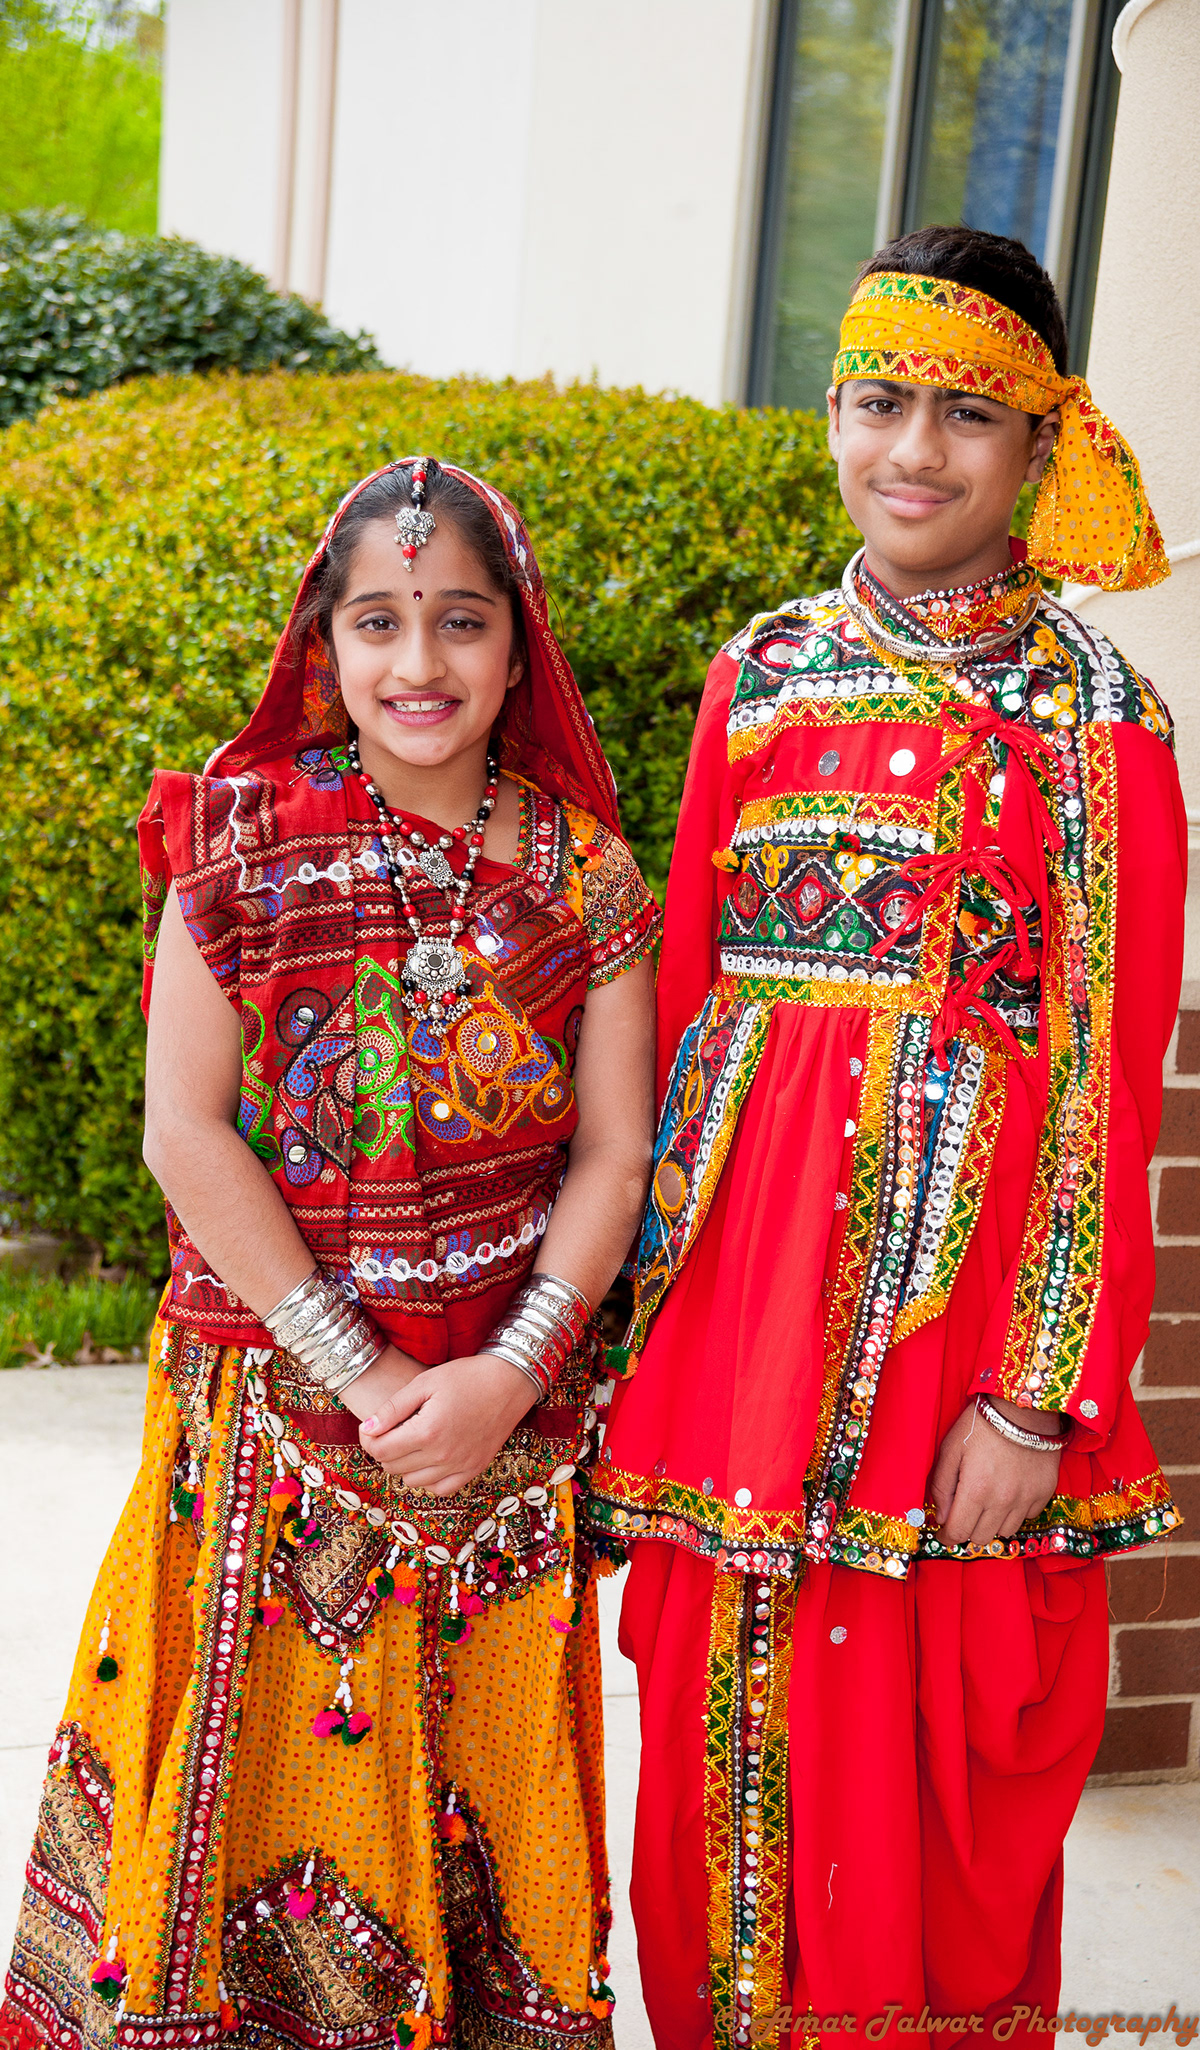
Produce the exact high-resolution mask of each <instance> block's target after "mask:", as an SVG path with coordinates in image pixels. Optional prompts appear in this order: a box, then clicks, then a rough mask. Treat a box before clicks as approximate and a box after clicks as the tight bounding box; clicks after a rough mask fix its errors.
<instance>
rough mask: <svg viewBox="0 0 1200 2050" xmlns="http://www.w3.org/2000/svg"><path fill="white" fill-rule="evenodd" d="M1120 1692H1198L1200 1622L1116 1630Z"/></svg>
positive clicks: (1199, 1682) (1199, 1691)
mask: <svg viewBox="0 0 1200 2050" xmlns="http://www.w3.org/2000/svg"><path fill="white" fill-rule="evenodd" d="M1117 1671H1118V1673H1119V1674H1120V1682H1119V1685H1118V1688H1117V1692H1118V1693H1120V1694H1125V1695H1129V1694H1200V1623H1198V1624H1195V1625H1193V1627H1192V1628H1191V1629H1185V1630H1149V1629H1145V1630H1136V1629H1135V1630H1118V1631H1117Z"/></svg>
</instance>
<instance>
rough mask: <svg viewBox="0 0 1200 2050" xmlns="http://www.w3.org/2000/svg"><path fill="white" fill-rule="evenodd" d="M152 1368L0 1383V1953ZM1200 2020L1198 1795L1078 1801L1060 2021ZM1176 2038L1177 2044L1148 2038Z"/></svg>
mask: <svg viewBox="0 0 1200 2050" xmlns="http://www.w3.org/2000/svg"><path fill="white" fill-rule="evenodd" d="M145 1373H146V1370H145V1368H144V1367H75V1368H68V1369H62V1370H58V1371H55V1370H50V1371H46V1372H41V1373H38V1372H34V1371H20V1370H14V1371H11V1372H8V1373H0V1503H3V1505H4V1528H5V1543H4V1545H3V1546H2V1547H0V1955H3V1956H4V1957H5V1958H7V1952H8V1945H9V1941H10V1937H9V1931H10V1930H11V1929H12V1927H13V1924H14V1922H15V1919H16V1914H17V1906H18V1902H19V1900H20V1893H21V1883H22V1871H23V1867H24V1862H25V1857H26V1854H27V1851H28V1848H29V1843H30V1840H31V1837H32V1834H33V1827H34V1821H35V1818H36V1814H37V1803H38V1793H39V1789H40V1787H41V1781H42V1772H43V1769H44V1765H45V1757H46V1747H47V1745H48V1744H49V1741H50V1738H51V1736H52V1734H53V1731H54V1726H55V1723H56V1721H57V1719H58V1715H59V1711H60V1708H61V1705H62V1700H63V1696H64V1694H65V1692H66V1687H67V1682H68V1679H69V1677H70V1671H71V1665H72V1661H73V1659H74V1656H75V1650H76V1644H77V1639H78V1635H79V1630H80V1627H81V1624H82V1619H83V1613H84V1609H85V1607H86V1604H87V1599H88V1596H89V1594H90V1592H91V1586H92V1581H93V1578H94V1575H95V1572H96V1569H97V1567H98V1565H99V1563H100V1559H101V1557H102V1555H103V1552H104V1549H105V1546H106V1545H107V1543H108V1539H109V1536H110V1535H111V1532H112V1527H113V1524H114V1523H115V1522H116V1519H117V1516H118V1514H119V1512H120V1509H121V1506H122V1503H123V1501H124V1499H125V1495H126V1493H127V1491H128V1488H129V1485H130V1483H131V1481H132V1479H133V1475H134V1472H135V1470H136V1467H137V1460H138V1449H139V1442H140V1432H141V1408H142V1396H143V1391H144V1388H145ZM602 1596H603V1600H602V1622H603V1631H604V1659H605V1690H604V1691H605V1714H606V1720H607V1751H608V1792H609V1848H610V1855H611V1860H612V1867H613V1880H614V1909H615V1914H616V1927H615V1929H614V1933H613V1941H612V1946H611V1951H610V1957H611V1961H612V1967H613V1983H614V1990H615V1991H616V1994H617V2015H616V2034H617V2044H618V2050H651V2038H650V2031H649V2028H648V2026H647V2023H646V2017H645V2012H644V2010H643V2008H642V2004H641V1999H640V1996H639V1992H638V1976H637V1959H636V1953H635V1947H634V1940H633V1931H632V1926H631V1923H630V1919H629V1909H628V1900H627V1889H628V1880H629V1864H630V1858H631V1855H632V1849H633V1804H634V1794H635V1789H636V1784H637V1756H638V1722H637V1698H636V1691H635V1687H634V1678H633V1669H632V1667H631V1666H629V1665H628V1664H627V1663H626V1661H625V1660H624V1659H623V1658H622V1657H621V1655H620V1653H619V1652H618V1650H617V1645H616V1619H617V1610H618V1608H619V1604H620V1589H619V1586H618V1585H617V1584H616V1583H614V1582H613V1581H611V1580H610V1581H606V1582H605V1583H604V1584H603V1588H602ZM1172 2001H1173V2002H1174V2003H1175V2006H1176V2009H1177V2010H1178V2011H1179V2012H1180V2013H1181V2014H1185V2015H1195V2014H1198V2013H1200V1787H1197V1786H1168V1787H1129V1788H1125V1787H1104V1788H1097V1789H1095V1790H1092V1791H1089V1792H1087V1793H1085V1794H1084V1797H1083V1801H1082V1803H1081V1806H1080V1810H1079V1814H1078V1816H1077V1817H1076V1820H1075V1824H1074V1826H1073V1828H1072V1830H1071V1834H1070V1836H1069V1838H1068V1839H1067V1894H1066V1911H1065V1917H1064V1931H1063V1998H1062V2003H1061V2005H1062V2010H1063V2012H1066V2010H1067V2009H1068V2008H1070V2007H1075V2008H1077V2009H1078V2010H1080V2011H1082V2012H1084V2013H1087V2014H1092V2015H1094V2014H1096V2013H1104V2012H1106V2011H1113V2010H1115V2011H1116V2012H1118V2013H1121V2014H1137V2013H1140V2014H1142V2015H1149V2014H1151V2013H1160V2014H1161V2013H1165V2012H1166V2010H1167V2009H1168V2008H1169V2007H1170V2005H1171V2003H1172ZM1150 2040H1151V2043H1152V2044H1153V2043H1154V2042H1155V2041H1158V2042H1159V2043H1163V2042H1164V2040H1165V2041H1166V2043H1168V2044H1171V2043H1173V2040H1174V2039H1173V2037H1167V2038H1166V2039H1164V2038H1162V2037H1158V2038H1151V2039H1150Z"/></svg>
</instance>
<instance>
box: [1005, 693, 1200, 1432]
mask: <svg viewBox="0 0 1200 2050" xmlns="http://www.w3.org/2000/svg"><path fill="white" fill-rule="evenodd" d="M1080 756H1081V777H1080V783H1081V797H1082V799H1083V804H1082V817H1081V821H1080V824H1081V830H1080V831H1078V832H1077V834H1076V836H1075V842H1074V844H1075V845H1076V847H1077V848H1078V849H1079V855H1078V862H1077V866H1076V873H1075V877H1074V878H1072V876H1071V874H1070V873H1069V872H1068V871H1067V870H1066V869H1065V868H1061V869H1060V870H1059V873H1058V874H1057V877H1056V880H1055V882H1054V884H1053V886H1052V891H1051V905H1052V916H1051V921H1050V930H1049V934H1048V943H1047V946H1046V953H1045V966H1044V973H1045V976H1046V998H1045V1002H1044V1005H1043V1020H1044V1029H1045V1032H1046V1036H1047V1039H1048V1048H1047V1055H1048V1058H1047V1080H1048V1093H1047V1106H1046V1113H1045V1117H1044V1120H1043V1125H1042V1133H1041V1138H1040V1142H1039V1148H1038V1156H1037V1163H1036V1172H1035V1178H1034V1186H1033V1190H1032V1194H1031V1196H1030V1200H1029V1204H1028V1208H1027V1211H1026V1217H1025V1227H1024V1232H1023V1236H1022V1240H1021V1245H1020V1249H1019V1255H1018V1258H1017V1260H1016V1261H1015V1262H1014V1263H1013V1267H1012V1269H1011V1271H1010V1275H1009V1281H1008V1286H1007V1287H1006V1289H1005V1290H1004V1291H1003V1294H1002V1297H1001V1303H1000V1305H999V1306H998V1307H999V1310H1000V1315H999V1316H998V1317H997V1318H994V1319H993V1320H991V1322H990V1323H989V1326H988V1328H987V1329H986V1330H985V1333H984V1339H983V1345H982V1347H981V1351H980V1356H979V1360H978V1363H977V1368H976V1374H975V1379H974V1381H973V1384H972V1392H982V1393H984V1394H988V1393H990V1394H993V1395H1001V1396H1004V1397H1005V1398H1007V1399H1008V1400H1009V1401H1012V1402H1018V1403H1028V1404H1030V1406H1031V1407H1033V1408H1035V1409H1046V1410H1063V1411H1066V1412H1067V1413H1068V1414H1069V1415H1070V1416H1071V1417H1072V1418H1073V1419H1074V1420H1075V1422H1076V1425H1077V1427H1078V1428H1079V1429H1080V1430H1081V1432H1082V1434H1083V1438H1084V1443H1083V1447H1082V1449H1084V1450H1089V1449H1095V1448H1096V1446H1097V1445H1098V1444H1099V1443H1102V1442H1103V1441H1104V1439H1106V1438H1107V1436H1108V1434H1109V1432H1110V1431H1111V1429H1112V1426H1113V1420H1114V1417H1115V1414H1116V1408H1117V1402H1118V1399H1119V1397H1120V1394H1121V1390H1122V1388H1123V1387H1124V1385H1125V1383H1126V1382H1127V1380H1128V1378H1129V1374H1130V1371H1131V1369H1132V1367H1133V1365H1134V1362H1135V1361H1136V1359H1137V1356H1138V1354H1139V1353H1140V1351H1141V1350H1142V1347H1143V1346H1144V1344H1145V1342H1146V1334H1147V1331H1148V1329H1149V1317H1150V1308H1151V1304H1152V1301H1153V1297H1154V1239H1153V1226H1152V1221H1151V1213H1150V1200H1149V1193H1148V1189H1147V1181H1146V1169H1147V1165H1148V1163H1149V1160H1150V1156H1151V1154H1152V1153H1153V1151H1154V1147H1155V1143H1156V1141H1157V1138H1158V1128H1159V1123H1160V1120H1161V1116H1162V1069H1163V1058H1164V1055H1165V1053H1166V1049H1167V1045H1168V1042H1169V1040H1170V1037H1171V1032H1172V1029H1173V1027H1174V1022H1175V1014H1176V1010H1177V1007H1178V1003H1179V987H1180V978H1181V975H1182V967H1183V908H1184V893H1185V888H1186V880H1187V820H1186V814H1185V812H1184V808H1183V799H1182V795H1181V792H1180V788H1179V778H1178V774H1177V772H1176V768H1175V760H1174V756H1173V755H1172V753H1171V750H1170V748H1169V746H1168V745H1167V744H1166V743H1165V742H1164V741H1163V740H1162V739H1160V738H1158V737H1157V736H1156V735H1155V734H1154V733H1152V732H1150V731H1147V730H1146V729H1144V728H1143V727H1141V726H1138V725H1135V724H1132V723H1130V724H1123V723H1118V724H1115V725H1105V724H1099V723H1097V724H1094V725H1092V726H1090V727H1088V728H1086V729H1085V730H1084V733H1083V734H1082V735H1081V742H1080ZM1070 847H1071V843H1070V842H1069V843H1068V854H1069V853H1070ZM1060 859H1061V858H1060Z"/></svg>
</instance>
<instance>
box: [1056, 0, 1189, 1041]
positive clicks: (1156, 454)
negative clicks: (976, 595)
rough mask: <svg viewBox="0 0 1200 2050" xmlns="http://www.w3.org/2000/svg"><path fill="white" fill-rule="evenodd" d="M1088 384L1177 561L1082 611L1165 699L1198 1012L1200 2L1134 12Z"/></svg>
mask: <svg viewBox="0 0 1200 2050" xmlns="http://www.w3.org/2000/svg"><path fill="white" fill-rule="evenodd" d="M1114 48H1115V51H1116V55H1117V60H1118V62H1119V63H1120V64H1121V67H1122V78H1121V97H1120V102H1119V105H1118V109H1117V125H1116V133H1115V136H1114V139H1113V159H1112V172H1111V176H1110V180H1109V189H1108V207H1107V211H1106V213H1105V218H1104V241H1103V246H1102V249H1101V255H1100V273H1099V278H1098V280H1097V287H1096V312H1095V320H1094V324H1093V328H1092V345H1091V354H1090V358H1089V362H1088V381H1089V383H1090V384H1091V387H1092V390H1093V392H1094V393H1095V396H1096V402H1097V404H1098V405H1099V406H1100V407H1101V408H1102V409H1103V410H1104V412H1106V413H1108V414H1109V415H1110V417H1111V418H1112V419H1113V420H1114V421H1115V422H1116V424H1117V426H1118V427H1119V428H1120V429H1121V432H1122V433H1123V434H1124V435H1125V437H1126V439H1127V440H1128V441H1129V442H1130V443H1131V444H1132V446H1133V448H1134V449H1135V450H1136V452H1137V455H1138V459H1139V461H1140V462H1141V465H1142V472H1143V475H1144V477H1145V480H1146V487H1147V490H1148V492H1149V494H1150V501H1151V504H1152V505H1153V507H1154V510H1155V512H1156V513H1157V515H1158V521H1159V525H1160V526H1161V528H1162V531H1163V536H1164V538H1165V540H1166V543H1167V548H1168V550H1169V551H1170V553H1171V554H1172V555H1173V556H1174V557H1175V558H1176V559H1175V562H1174V566H1173V571H1172V575H1171V576H1170V578H1169V579H1168V581H1167V582H1166V583H1165V584H1160V585H1158V586H1157V587H1156V588H1155V589H1154V590H1152V591H1124V592H1114V593H1099V594H1097V595H1095V596H1090V595H1089V596H1088V597H1087V598H1081V594H1080V593H1078V592H1076V593H1075V594H1074V602H1075V603H1076V605H1077V606H1078V609H1079V610H1080V612H1081V615H1082V617H1083V618H1084V619H1086V620H1088V621H1091V622H1093V623H1094V624H1095V625H1097V626H1099V627H1101V628H1102V629H1103V631H1104V632H1105V633H1107V634H1109V635H1111V637H1112V639H1113V640H1114V641H1116V643H1117V644H1118V646H1119V647H1120V648H1121V650H1122V652H1123V653H1124V654H1125V655H1127V656H1128V657H1129V659H1130V661H1131V662H1133V663H1134V664H1135V665H1136V666H1137V667H1138V668H1139V669H1140V670H1142V671H1143V673H1144V674H1145V675H1147V676H1149V677H1150V678H1151V680H1152V681H1153V682H1154V683H1155V684H1156V685H1157V687H1158V688H1159V689H1160V690H1161V691H1162V693H1163V696H1164V697H1165V698H1166V700H1167V703H1168V704H1169V705H1170V708H1171V711H1172V713H1173V714H1174V717H1175V725H1176V732H1177V736H1178V747H1179V767H1180V774H1181V777H1182V780H1183V792H1184V799H1185V802H1186V803H1187V806H1188V810H1189V814H1190V815H1191V816H1192V819H1193V820H1194V822H1195V823H1194V826H1193V831H1192V836H1191V837H1192V840H1193V852H1192V869H1193V877H1194V880H1193V886H1192V890H1191V892H1190V894H1189V918H1188V927H1189V930H1188V962H1187V967H1186V969H1185V974H1186V976H1187V978H1188V981H1189V983H1190V984H1192V985H1194V989H1193V990H1192V991H1190V992H1189V998H1190V1000H1191V1001H1192V1002H1193V1003H1195V1004H1198V1005H1200V405H1198V404H1197V400H1196V390H1195V388H1196V381H1197V374H1198V373H1200V270H1198V269H1197V263H1196V258H1197V253H1198V250H1200V0H1148V4H1147V0H1132V5H1130V6H1128V7H1126V9H1125V11H1124V13H1123V14H1122V15H1121V17H1120V19H1119V20H1118V23H1117V33H1116V37H1115V38H1114Z"/></svg>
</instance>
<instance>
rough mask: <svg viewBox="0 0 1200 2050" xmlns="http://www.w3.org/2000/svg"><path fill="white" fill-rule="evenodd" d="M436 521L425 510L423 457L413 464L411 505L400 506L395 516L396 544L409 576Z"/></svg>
mask: <svg viewBox="0 0 1200 2050" xmlns="http://www.w3.org/2000/svg"><path fill="white" fill-rule="evenodd" d="M436 525H437V521H436V520H435V519H434V517H433V514H432V513H431V512H426V510H425V457H424V456H422V457H421V460H420V461H419V462H416V463H414V464H413V473H412V504H411V505H402V506H401V507H400V510H399V512H398V513H397V514H396V544H397V546H398V548H399V550H400V553H401V555H402V556H403V557H404V567H405V569H406V570H407V571H408V573H409V576H411V575H412V572H413V564H414V563H415V561H416V559H417V550H418V548H424V546H425V543H426V542H427V541H428V539H429V536H430V535H431V534H432V532H433V530H434V528H435V527H436Z"/></svg>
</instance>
